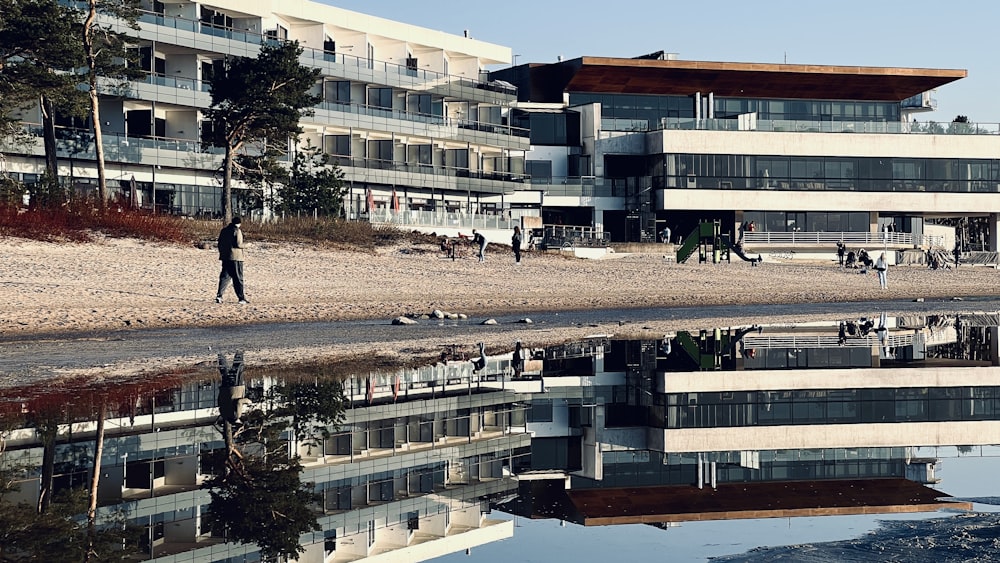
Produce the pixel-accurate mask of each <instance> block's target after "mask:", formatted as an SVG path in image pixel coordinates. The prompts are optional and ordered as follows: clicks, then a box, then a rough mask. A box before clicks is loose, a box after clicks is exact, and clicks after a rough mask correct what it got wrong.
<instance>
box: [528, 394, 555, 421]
mask: <svg viewBox="0 0 1000 563" xmlns="http://www.w3.org/2000/svg"><path fill="white" fill-rule="evenodd" d="M528 422H552V399H536V400H533V401H532V402H531V410H529V411H528Z"/></svg>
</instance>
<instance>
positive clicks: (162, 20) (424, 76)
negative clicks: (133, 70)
mask: <svg viewBox="0 0 1000 563" xmlns="http://www.w3.org/2000/svg"><path fill="white" fill-rule="evenodd" d="M138 21H139V22H140V23H147V24H152V25H156V26H161V27H167V28H171V29H179V30H182V31H190V32H192V33H199V34H203V35H210V36H212V37H222V38H225V39H229V40H232V41H242V42H244V43H252V44H255V45H263V44H265V43H267V42H271V41H274V40H273V39H271V38H270V37H268V36H267V35H266V34H265V33H258V32H256V31H253V30H249V29H235V28H231V27H224V26H219V25H215V24H212V23H208V22H203V21H201V20H190V19H187V18H182V17H178V16H167V15H164V14H160V13H157V12H151V11H148V10H142V11H141V12H140V15H139V18H138ZM302 51H303V56H304V57H307V58H309V59H311V60H317V61H325V62H333V63H339V64H344V65H348V63H351V66H360V67H367V68H372V69H374V66H375V65H378V67H379V68H380V69H382V70H383V71H385V72H390V71H391V72H393V73H396V74H400V75H404V76H412V77H415V78H420V79H421V80H427V81H434V80H441V79H447V80H448V82H449V83H457V84H459V85H462V86H468V87H471V88H476V89H481V90H488V91H491V92H498V93H501V94H507V95H512V96H513V95H516V94H517V88H516V87H512V86H508V85H506V84H500V83H497V82H481V81H478V80H472V79H469V78H466V77H464V76H455V75H451V74H444V73H441V72H437V71H433V70H426V69H415V68H412V67H408V66H406V65H400V64H398V63H391V62H388V61H379V60H376V59H368V58H367V57H358V56H355V55H347V54H344V53H331V52H328V51H324V50H323V49H315V48H312V47H305V46H302ZM338 59H339V60H338Z"/></svg>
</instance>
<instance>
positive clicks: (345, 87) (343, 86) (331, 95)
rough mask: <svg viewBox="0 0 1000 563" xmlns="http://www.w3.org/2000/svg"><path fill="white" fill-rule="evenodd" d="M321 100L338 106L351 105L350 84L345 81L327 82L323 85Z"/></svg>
mask: <svg viewBox="0 0 1000 563" xmlns="http://www.w3.org/2000/svg"><path fill="white" fill-rule="evenodd" d="M323 99H324V101H327V102H333V103H338V104H349V103H351V83H350V82H349V81H346V80H336V81H334V80H328V81H326V82H324V83H323Z"/></svg>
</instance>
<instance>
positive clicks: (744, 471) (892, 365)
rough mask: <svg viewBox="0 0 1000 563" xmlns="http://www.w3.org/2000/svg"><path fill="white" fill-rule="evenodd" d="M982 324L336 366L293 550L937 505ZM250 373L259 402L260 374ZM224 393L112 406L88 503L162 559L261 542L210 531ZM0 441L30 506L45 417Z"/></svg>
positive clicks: (80, 449) (264, 384) (374, 550)
mask: <svg viewBox="0 0 1000 563" xmlns="http://www.w3.org/2000/svg"><path fill="white" fill-rule="evenodd" d="M989 321H990V318H989V317H988V316H979V317H963V318H962V319H961V320H960V322H956V319H954V318H927V319H923V318H884V319H882V318H879V319H876V322H875V323H873V326H872V327H870V328H869V329H863V328H862V327H861V326H859V327H858V328H857V333H856V334H854V335H850V334H849V335H848V337H847V338H846V339H842V338H841V336H840V334H839V333H840V328H841V326H840V323H810V324H800V325H796V326H792V327H774V326H770V327H749V328H747V329H720V330H718V331H716V330H711V331H704V332H697V333H687V332H683V333H682V332H679V333H676V334H672V335H667V336H666V337H665V338H664V339H661V340H647V341H640V340H634V341H627V340H610V339H607V338H595V339H591V340H586V341H582V342H574V343H568V344H565V345H562V346H554V347H550V348H546V349H528V348H520V347H518V348H517V349H516V350H515V352H511V351H504V352H501V353H496V354H492V355H486V354H485V351H484V353H483V354H482V355H477V354H471V355H470V354H465V353H464V352H461V351H459V350H457V349H449V351H448V354H447V356H448V358H447V361H445V360H442V361H440V362H438V363H436V364H434V365H431V366H425V367H422V368H417V369H404V370H399V371H397V372H388V373H372V374H370V375H368V376H365V377H356V378H352V379H349V380H347V381H345V385H344V386H345V391H344V394H345V396H346V398H347V400H348V404H349V408H348V410H347V413H346V419H345V420H344V422H343V424H342V425H341V426H340V427H339V428H338V429H336V430H335V431H333V432H331V434H330V435H329V436H328V437H325V438H324V439H322V440H318V441H315V442H301V443H299V442H295V441H294V440H293V439H291V438H288V437H287V436H286V439H287V440H288V441H287V447H288V451H289V452H292V453H295V454H297V455H298V456H299V457H300V459H301V462H302V464H303V466H304V473H303V475H302V480H303V481H304V482H309V483H313V484H314V490H315V491H316V492H318V493H320V495H321V498H322V504H321V506H320V507H319V508H321V509H322V512H321V515H320V517H319V521H320V524H321V525H322V529H323V531H322V532H316V533H314V534H313V533H310V534H306V535H304V536H302V538H301V542H302V545H303V546H304V547H305V549H306V552H305V554H304V555H303V556H302V558H300V561H303V562H322V563H333V562H336V561H354V560H359V559H365V558H368V559H371V560H376V561H377V560H401V559H406V560H413V561H418V560H426V559H428V558H432V557H435V556H438V555H441V554H445V553H452V552H456V551H461V550H463V549H468V548H470V547H473V546H477V545H482V544H484V543H487V542H491V541H495V540H498V539H502V538H506V537H510V536H511V535H513V533H514V531H513V525H512V523H511V522H510V521H500V520H496V519H493V518H490V517H489V516H488V513H489V510H490V508H491V506H497V505H500V506H502V507H503V508H504V509H505V510H510V511H513V512H515V513H518V514H525V515H528V514H530V515H533V516H551V517H558V518H561V519H563V520H567V521H573V522H579V523H581V524H588V525H599V524H612V523H626V522H644V523H660V524H661V525H668V524H670V523H674V522H681V521H688V520H707V519H736V518H762V517H790V516H801V515H814V516H815V515H832V514H859V513H880V512H907V511H927V510H934V509H937V508H939V507H940V506H941V504H939V503H937V502H936V501H935V498H937V497H939V496H946V495H943V494H942V493H939V492H938V491H935V490H933V489H930V488H928V487H927V485H933V484H935V483H937V482H938V478H937V473H936V470H937V463H938V461H939V459H941V458H947V457H951V456H954V455H959V453H961V452H963V451H965V450H966V449H968V448H974V447H977V446H988V445H990V444H992V443H994V442H996V439H995V437H994V436H996V435H997V433H998V432H1000V375H998V373H997V372H996V369H997V368H996V367H993V365H992V364H993V363H995V362H994V358H996V357H997V354H996V350H995V349H994V348H993V347H994V346H995V345H996V344H995V343H996V341H997V339H996V338H995V336H996V333H995V331H996V328H995V327H992V326H989V324H988V323H989ZM852 322H857V321H852ZM860 324H864V323H860ZM879 329H884V330H879ZM865 330H868V334H863V333H864V331H865ZM845 331H846V328H845ZM886 348H889V351H888V352H887V351H886ZM751 349H752V350H756V351H757V353H756V354H754V355H750V354H748V353H747V351H748V350H751ZM245 383H246V388H245V395H246V397H248V398H251V399H254V400H258V401H259V400H260V398H261V397H262V396H263V395H264V394H265V393H266V392H267V390H268V389H269V388H270V387H271V384H272V383H273V381H272V380H270V379H268V380H266V381H262V380H259V379H257V380H255V379H248V380H246V381H245ZM216 393H217V389H216V385H215V383H208V382H206V383H192V384H187V385H174V386H170V387H167V388H165V389H162V390H159V391H153V392H150V393H143V394H142V395H135V396H127V397H124V396H123V397H124V398H119V399H116V401H115V402H114V403H112V404H113V405H114V407H113V408H112V410H113V411H114V414H113V416H112V417H111V418H109V419H108V424H107V426H108V429H107V437H106V439H105V446H104V454H103V457H102V480H101V488H100V504H101V507H102V511H104V512H108V511H111V510H113V509H115V508H116V507H121V508H125V509H127V510H128V517H129V518H130V519H131V520H132V522H133V523H135V524H136V525H138V526H139V527H141V528H143V529H144V531H145V543H144V544H143V548H144V549H145V551H146V553H147V554H150V557H151V558H153V559H155V560H159V561H164V562H167V561H170V562H179V561H183V560H198V561H202V560H204V561H221V560H225V559H226V558H232V557H238V558H242V557H244V556H246V557H248V559H247V560H250V561H252V560H254V557H255V556H256V552H255V548H254V547H253V546H244V545H229V544H226V543H225V538H223V537H220V536H216V535H213V531H212V530H213V527H212V521H213V515H211V514H210V513H209V512H208V510H207V508H208V506H209V495H208V492H207V491H206V490H204V489H202V488H201V484H202V483H203V482H204V481H205V480H206V478H207V477H209V476H211V475H212V474H213V472H214V471H216V466H215V465H214V464H213V463H211V462H210V460H212V459H215V456H212V455H211V454H212V453H213V452H216V451H218V450H220V449H221V448H223V442H222V439H221V437H220V434H219V431H218V428H216V427H215V426H214V425H215V423H216V420H217V418H218V416H219V411H218V409H217V408H216V404H217V395H216ZM43 395H44V394H43ZM119 395H121V394H119ZM44 396H45V397H47V399H46V401H48V403H45V404H51V403H52V402H53V401H55V402H56V403H58V402H59V401H63V400H65V398H64V397H52V396H51V395H44ZM43 403H44V401H41V400H39V401H37V402H36V401H34V400H23V401H20V402H19V403H18V404H19V405H20V406H19V408H17V409H14V410H13V411H8V412H12V414H11V415H10V416H21V415H24V414H25V413H30V412H32V409H33V408H35V406H36V405H42V406H44V405H43ZM76 403H78V404H83V403H86V401H76ZM5 404H7V403H0V407H4V406H5ZM57 410H58V409H57ZM0 412H4V411H0ZM59 412H61V411H59ZM93 432H94V424H93V423H92V422H90V421H89V419H88V417H87V416H85V415H83V414H81V415H79V416H78V417H76V418H75V419H73V424H72V425H71V424H70V421H69V420H67V421H66V422H65V423H64V424H62V425H61V427H60V434H59V437H58V440H57V445H56V448H55V454H56V457H55V468H56V477H55V482H56V488H57V489H65V488H69V487H71V486H74V485H75V486H79V485H81V484H85V483H86V482H87V480H88V479H89V473H90V471H89V470H90V463H89V460H90V456H92V455H93V454H92V452H93V443H92V442H93ZM4 438H5V444H6V448H7V449H6V451H5V452H4V453H3V457H2V458H0V459H2V460H3V461H4V462H5V463H14V462H18V461H26V462H28V463H29V464H30V465H31V466H32V467H33V469H32V470H31V471H30V472H29V474H28V476H27V477H26V478H25V479H23V480H22V482H21V485H22V487H21V492H20V497H19V498H20V499H23V500H26V501H28V502H34V501H36V500H37V496H38V491H39V482H40V472H39V471H38V466H39V465H40V464H41V461H42V454H43V449H42V443H41V441H40V433H39V432H37V431H36V430H35V429H34V428H29V427H27V426H24V427H23V428H21V429H19V430H16V431H13V432H11V433H9V434H7V435H5V436H4ZM956 451H957V452H958V453H956ZM514 497H517V499H516V501H511V499H512V498H514ZM949 506H958V507H966V506H967V505H964V504H958V505H954V504H952V505H949Z"/></svg>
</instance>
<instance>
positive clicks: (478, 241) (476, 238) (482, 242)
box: [472, 229, 487, 262]
mask: <svg viewBox="0 0 1000 563" xmlns="http://www.w3.org/2000/svg"><path fill="white" fill-rule="evenodd" d="M472 243H473V244H475V245H477V246H478V247H479V261H480V262H485V261H486V244H487V242H486V237H484V236H483V233H480V232H478V231H476V229H472Z"/></svg>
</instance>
